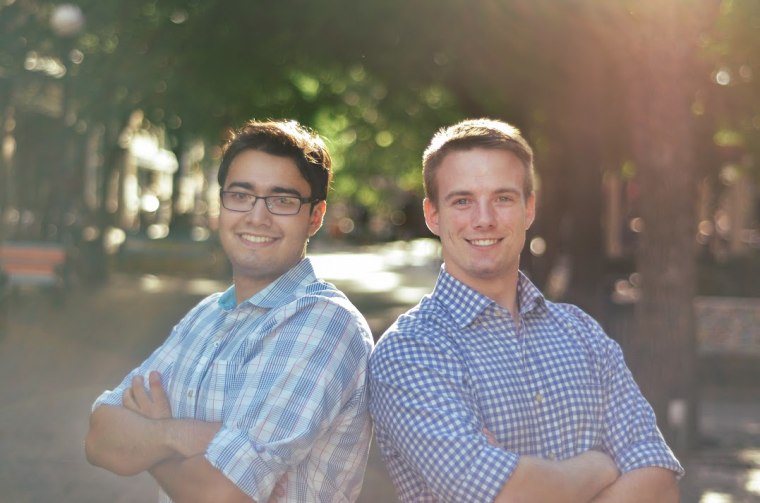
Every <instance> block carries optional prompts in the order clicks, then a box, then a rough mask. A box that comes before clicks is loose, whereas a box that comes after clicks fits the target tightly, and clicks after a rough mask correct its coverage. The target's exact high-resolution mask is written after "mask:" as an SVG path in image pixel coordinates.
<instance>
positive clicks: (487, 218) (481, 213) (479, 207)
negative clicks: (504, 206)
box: [472, 201, 496, 227]
mask: <svg viewBox="0 0 760 503" xmlns="http://www.w3.org/2000/svg"><path fill="white" fill-rule="evenodd" d="M495 221H496V209H495V208H494V206H493V204H491V202H490V201H478V202H477V203H476V204H475V206H474V207H473V210H472V223H473V225H474V226H475V227H484V226H490V225H493V224H494V222H495Z"/></svg>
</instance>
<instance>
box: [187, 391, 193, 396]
mask: <svg viewBox="0 0 760 503" xmlns="http://www.w3.org/2000/svg"><path fill="white" fill-rule="evenodd" d="M187 398H193V390H190V391H188V392H187Z"/></svg>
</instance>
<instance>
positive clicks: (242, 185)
mask: <svg viewBox="0 0 760 503" xmlns="http://www.w3.org/2000/svg"><path fill="white" fill-rule="evenodd" d="M229 189H244V190H247V191H250V192H253V191H254V189H255V187H254V186H253V184H250V183H248V182H231V183H230V184H229V185H228V186H227V190H229ZM269 193H270V194H292V195H294V196H297V197H302V196H301V193H300V192H299V191H297V190H296V189H294V188H292V187H272V188H271V189H269Z"/></svg>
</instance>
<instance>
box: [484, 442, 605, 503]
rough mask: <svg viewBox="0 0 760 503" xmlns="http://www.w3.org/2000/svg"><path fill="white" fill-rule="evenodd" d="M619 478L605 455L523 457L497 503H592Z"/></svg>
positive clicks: (503, 488)
mask: <svg viewBox="0 0 760 503" xmlns="http://www.w3.org/2000/svg"><path fill="white" fill-rule="evenodd" d="M617 477H618V470H617V467H616V466H615V463H614V462H613V461H612V459H610V457H609V456H607V455H605V454H602V453H601V452H596V451H589V452H585V453H583V454H581V455H579V456H576V457H574V458H570V459H567V460H564V461H549V460H545V459H540V458H535V457H531V456H523V457H521V458H520V461H519V463H518V464H517V468H515V471H514V472H513V473H512V475H511V476H510V478H509V480H508V481H507V483H506V484H504V486H503V487H502V490H501V492H500V493H499V495H498V496H497V497H496V500H495V501H496V502H497V503H502V502H504V503H506V502H510V503H516V502H533V501H566V502H582V503H588V502H590V501H592V499H593V498H594V497H595V496H597V495H598V494H599V493H600V492H602V491H603V490H604V489H605V488H606V487H608V486H609V485H610V484H612V483H613V482H614V481H615V480H616V479H617Z"/></svg>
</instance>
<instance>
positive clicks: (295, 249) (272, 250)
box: [219, 150, 327, 302]
mask: <svg viewBox="0 0 760 503" xmlns="http://www.w3.org/2000/svg"><path fill="white" fill-rule="evenodd" d="M223 190H234V191H238V192H246V193H249V194H255V195H257V196H271V195H288V196H293V195H296V196H298V197H310V196H311V195H312V194H311V190H310V188H309V183H308V182H307V181H306V180H305V179H304V178H303V176H302V175H301V174H300V172H299V170H298V167H297V166H296V163H295V161H293V160H292V159H290V158H288V157H280V156H274V155H271V154H267V153H265V152H261V151H258V150H245V151H243V152H241V153H240V154H238V155H237V156H236V157H235V158H234V159H233V160H232V163H231V164H230V167H229V172H228V173H227V176H226V178H225V182H224V187H223ZM326 206H327V205H326V203H325V201H320V202H319V203H316V204H315V205H314V209H313V210H311V211H310V209H311V204H309V203H306V204H304V205H303V206H301V210H300V211H299V212H298V213H297V214H295V215H273V214H271V213H270V212H269V210H267V208H266V205H265V204H264V201H263V200H257V201H256V204H255V205H254V207H253V209H252V210H250V211H247V212H234V211H230V210H228V209H226V208H224V207H222V208H221V210H220V211H221V213H220V214H219V240H220V241H221V243H222V247H223V248H224V251H225V253H226V254H227V257H228V258H229V260H230V263H231V264H232V274H233V279H234V282H235V292H236V297H237V300H238V302H240V301H242V300H244V299H247V298H248V297H250V296H251V295H253V294H255V293H256V292H258V291H260V290H262V289H263V288H265V287H266V286H267V285H269V284H270V283H271V282H272V281H274V280H275V279H277V278H279V277H280V276H282V275H283V274H284V273H286V272H287V271H288V270H290V269H291V268H292V267H293V266H295V265H296V264H297V263H298V262H300V261H301V259H302V258H303V257H304V255H305V253H306V242H307V240H308V239H309V237H311V236H313V235H314V234H315V233H316V232H317V230H319V228H320V227H321V226H322V219H323V217H324V214H325V209H326Z"/></svg>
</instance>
